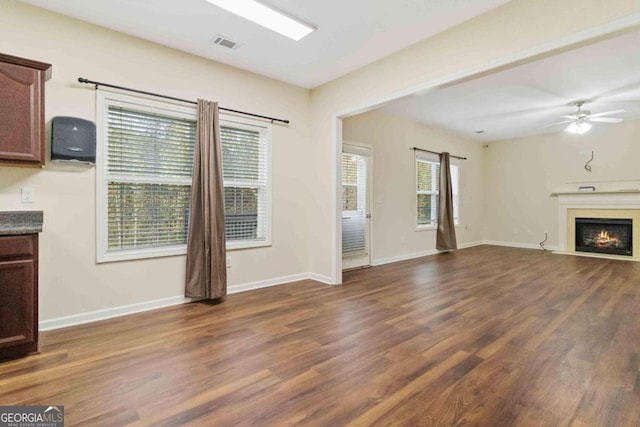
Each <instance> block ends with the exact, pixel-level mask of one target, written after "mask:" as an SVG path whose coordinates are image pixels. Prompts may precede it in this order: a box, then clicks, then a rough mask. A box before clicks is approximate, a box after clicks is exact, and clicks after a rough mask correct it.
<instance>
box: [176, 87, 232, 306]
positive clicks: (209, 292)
mask: <svg viewBox="0 0 640 427" xmlns="http://www.w3.org/2000/svg"><path fill="white" fill-rule="evenodd" d="M225 245H226V241H225V234H224V188H223V183H222V151H221V148H220V122H219V119H218V103H217V102H211V101H205V100H202V99H199V100H198V123H197V126H196V144H195V153H194V158H193V184H192V187H191V210H190V213H189V236H188V240H187V280H186V285H185V296H186V297H191V298H208V299H215V298H220V297H222V296H224V295H226V294H227V262H226V257H227V254H226V247H225Z"/></svg>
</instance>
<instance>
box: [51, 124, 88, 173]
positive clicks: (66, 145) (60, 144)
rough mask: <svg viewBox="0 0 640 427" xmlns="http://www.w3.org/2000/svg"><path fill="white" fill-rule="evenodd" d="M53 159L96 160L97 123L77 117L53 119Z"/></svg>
mask: <svg viewBox="0 0 640 427" xmlns="http://www.w3.org/2000/svg"><path fill="white" fill-rule="evenodd" d="M51 160H56V161H75V162H83V163H92V164H93V163H95V162H96V125H95V123H93V122H90V121H89V120H84V119H79V118H77V117H62V116H60V117H54V118H53V120H52V121H51Z"/></svg>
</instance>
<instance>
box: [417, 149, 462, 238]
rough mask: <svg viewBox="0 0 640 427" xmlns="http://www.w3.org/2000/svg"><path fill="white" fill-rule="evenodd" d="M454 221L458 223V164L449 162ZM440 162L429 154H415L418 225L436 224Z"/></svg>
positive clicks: (431, 225)
mask: <svg viewBox="0 0 640 427" xmlns="http://www.w3.org/2000/svg"><path fill="white" fill-rule="evenodd" d="M450 169H451V186H452V193H453V215H454V223H455V224H458V165H455V164H451V165H450ZM439 177H440V162H439V161H438V160H435V159H434V158H432V157H431V156H424V157H422V156H416V218H417V226H418V227H434V226H437V225H438V195H439V194H440V178H439Z"/></svg>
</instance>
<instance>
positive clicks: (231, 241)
mask: <svg viewBox="0 0 640 427" xmlns="http://www.w3.org/2000/svg"><path fill="white" fill-rule="evenodd" d="M195 117H196V111H195V108H193V107H183V106H178V105H174V104H171V103H163V102H157V101H150V100H147V99H142V98H137V97H132V96H127V95H121V94H113V93H108V92H103V91H98V132H99V134H98V138H99V141H100V144H101V145H102V146H101V147H100V148H101V149H100V150H98V158H97V168H96V171H97V195H98V215H97V216H98V218H97V220H98V239H97V240H98V243H97V244H98V261H99V262H106V261H116V260H125V259H135V258H149V257H154V256H167V255H178V254H184V253H186V243H187V233H188V222H189V206H190V200H191V179H192V172H193V152H194V143H195V133H196V121H195V120H196V119H195ZM220 124H221V130H220V137H221V145H222V169H223V177H224V198H225V200H224V203H225V215H226V220H225V226H226V237H227V248H228V249H234V248H247V247H256V246H265V245H269V244H270V243H271V234H270V228H271V227H270V224H271V200H270V173H269V158H270V152H269V149H270V132H269V131H270V128H269V127H268V125H265V124H263V123H260V122H256V121H248V120H243V119H238V118H235V117H230V116H222V115H221V117H220Z"/></svg>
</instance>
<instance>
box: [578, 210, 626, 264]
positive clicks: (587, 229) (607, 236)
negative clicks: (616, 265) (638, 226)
mask: <svg viewBox="0 0 640 427" xmlns="http://www.w3.org/2000/svg"><path fill="white" fill-rule="evenodd" d="M632 242H633V222H632V220H631V219H621V218H576V251H577V252H596V253H601V254H612V255H627V256H633V245H632Z"/></svg>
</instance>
